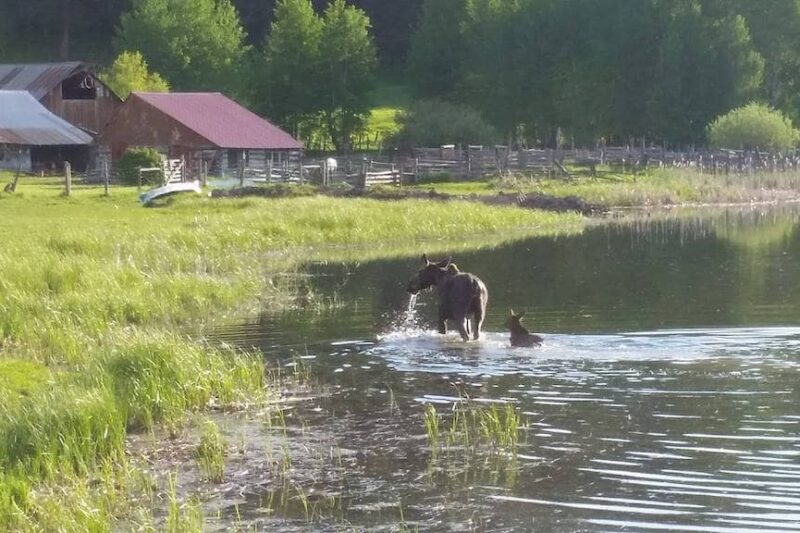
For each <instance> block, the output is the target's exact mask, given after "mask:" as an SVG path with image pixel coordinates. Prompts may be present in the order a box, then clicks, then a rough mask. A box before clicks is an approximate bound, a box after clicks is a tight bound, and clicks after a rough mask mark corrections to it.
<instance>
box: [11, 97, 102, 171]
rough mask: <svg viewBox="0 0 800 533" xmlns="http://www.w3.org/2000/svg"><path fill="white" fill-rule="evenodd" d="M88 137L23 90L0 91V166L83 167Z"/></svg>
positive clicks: (20, 168)
mask: <svg viewBox="0 0 800 533" xmlns="http://www.w3.org/2000/svg"><path fill="white" fill-rule="evenodd" d="M91 143H92V137H91V136H90V135H89V134H88V133H86V132H84V131H83V130H81V129H80V128H77V127H75V126H73V125H72V124H70V123H69V122H67V121H65V120H63V119H61V118H59V117H57V116H55V115H54V114H53V113H52V112H51V111H49V110H47V109H45V107H44V106H43V105H42V104H41V103H40V102H37V101H36V99H35V98H34V97H33V96H32V95H31V94H30V93H29V92H27V91H0V169H8V170H18V171H23V172H31V171H39V170H42V171H49V170H56V169H58V170H60V169H61V168H62V166H63V164H64V162H65V161H69V162H71V163H72V164H73V166H74V167H76V168H82V167H85V166H86V164H87V161H88V158H89V145H90V144H91Z"/></svg>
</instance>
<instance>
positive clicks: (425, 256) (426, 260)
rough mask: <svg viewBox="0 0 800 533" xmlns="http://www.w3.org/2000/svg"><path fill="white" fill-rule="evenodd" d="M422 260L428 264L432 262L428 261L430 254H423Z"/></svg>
mask: <svg viewBox="0 0 800 533" xmlns="http://www.w3.org/2000/svg"><path fill="white" fill-rule="evenodd" d="M422 262H423V263H425V264H426V265H429V264H430V263H431V262H430V261H428V254H422Z"/></svg>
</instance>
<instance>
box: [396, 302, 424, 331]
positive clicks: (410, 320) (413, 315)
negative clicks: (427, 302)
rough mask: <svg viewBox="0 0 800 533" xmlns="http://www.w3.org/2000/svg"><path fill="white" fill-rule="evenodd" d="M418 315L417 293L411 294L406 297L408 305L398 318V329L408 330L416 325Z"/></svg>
mask: <svg viewBox="0 0 800 533" xmlns="http://www.w3.org/2000/svg"><path fill="white" fill-rule="evenodd" d="M418 321H419V317H418V316H417V295H416V294H411V295H410V296H409V298H408V307H406V312H405V314H404V315H403V317H402V319H401V320H400V324H399V326H400V329H403V330H409V329H414V328H416V327H417V326H418Z"/></svg>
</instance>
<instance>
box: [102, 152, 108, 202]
mask: <svg viewBox="0 0 800 533" xmlns="http://www.w3.org/2000/svg"><path fill="white" fill-rule="evenodd" d="M108 180H109V176H108V161H106V160H103V194H104V195H105V196H108Z"/></svg>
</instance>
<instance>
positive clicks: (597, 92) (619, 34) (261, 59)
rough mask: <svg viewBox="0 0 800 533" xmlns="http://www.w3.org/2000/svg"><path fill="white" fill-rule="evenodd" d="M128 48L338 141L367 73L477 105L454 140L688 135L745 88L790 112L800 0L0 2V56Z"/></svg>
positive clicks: (794, 103)
mask: <svg viewBox="0 0 800 533" xmlns="http://www.w3.org/2000/svg"><path fill="white" fill-rule="evenodd" d="M123 52H138V53H139V54H141V56H137V57H141V61H142V64H146V65H147V67H148V68H149V69H151V70H152V71H153V72H154V73H157V75H158V76H160V77H161V78H162V79H163V81H164V82H165V86H168V87H170V88H171V89H172V90H221V91H224V92H226V93H228V94H231V95H232V96H234V97H236V98H237V99H239V100H240V101H243V102H245V103H247V104H248V105H250V106H251V107H253V108H254V109H256V110H257V111H259V112H262V113H265V114H267V115H268V116H269V117H270V118H272V119H273V120H275V121H276V122H278V123H280V124H281V125H282V126H284V127H286V128H288V129H290V130H291V131H292V132H293V133H295V134H297V135H300V136H301V137H305V138H308V137H312V136H313V135H314V134H315V133H314V132H317V131H320V130H322V131H324V132H325V135H328V136H329V138H330V141H331V142H332V144H333V145H335V147H336V148H337V149H340V150H341V149H346V148H347V147H348V145H349V140H350V138H351V137H352V135H353V134H354V132H356V131H359V129H363V128H364V127H365V124H366V123H367V119H368V117H369V113H370V110H371V109H373V108H375V107H380V106H382V105H385V104H386V103H385V102H383V101H381V100H382V95H383V94H384V93H386V92H387V91H380V90H379V91H376V90H375V87H376V85H377V86H378V87H383V88H385V87H387V86H394V87H395V88H398V90H399V91H400V92H402V94H404V95H405V96H406V97H405V98H403V99H401V100H404V105H403V106H402V107H408V109H407V110H406V111H407V112H406V113H404V114H401V116H399V120H400V122H401V123H404V124H405V125H406V126H407V125H408V124H410V123H413V122H414V121H413V115H414V112H415V109H419V110H425V113H426V118H432V119H433V120H436V119H437V118H439V121H440V122H442V123H445V124H447V123H452V120H451V119H450V118H448V117H452V116H453V115H455V116H458V117H473V119H470V120H468V121H464V120H462V122H463V124H461V126H460V128H461V131H467V132H470V133H468V134H467V136H466V137H465V138H463V139H459V140H460V141H461V140H463V141H465V142H473V141H475V142H479V141H483V140H491V141H495V142H508V143H512V144H526V145H534V144H539V145H545V144H546V145H552V144H555V143H563V142H572V143H574V144H578V145H592V146H593V145H595V144H596V143H598V142H608V143H624V142H627V141H628V140H630V139H634V138H636V139H642V138H646V139H647V140H648V141H649V142H656V143H663V144H665V145H669V146H675V147H678V146H692V145H702V144H704V143H705V142H706V139H707V129H708V125H709V124H710V123H711V122H712V121H713V120H714V119H716V118H717V117H719V116H721V115H723V114H725V113H727V112H728V111H730V110H732V109H735V108H738V107H742V106H745V105H747V104H749V103H751V102H759V103H762V104H764V105H766V106H769V107H771V108H773V109H776V110H778V111H780V112H782V113H783V114H784V115H785V116H787V117H788V118H790V119H792V120H796V119H798V118H800V98H798V93H797V86H798V83H799V82H800V80H798V78H800V68H798V67H800V1H798V0H768V1H759V2H755V1H752V0H404V1H402V2H398V1H395V0H356V1H351V0H347V1H346V2H345V0H330V1H326V0H313V1H311V0H277V1H275V0H196V1H195V0H35V1H28V2H23V1H20V0H0V62H6V63H9V62H21V61H56V60H63V59H73V60H83V61H90V62H94V63H97V64H98V65H99V67H100V69H101V70H102V69H110V68H111V65H112V63H113V62H114V60H115V58H118V57H119V56H120V54H122V53H123ZM134 88H141V87H140V86H137V85H136V84H135V83H134ZM388 92H390V93H391V92H392V91H388ZM393 94H396V92H395V93H393ZM411 102H414V104H410V103H411ZM431 109H434V110H437V109H440V110H442V113H441V117H436V116H434V117H427V115H430V110H431ZM420 112H421V111H420ZM434 115H436V113H435V112H434ZM435 126H436V125H434V126H426V129H428V130H430V129H431V128H432V127H435ZM444 129H445V130H446V129H447V128H446V127H445V128H444ZM470 135H471V137H470ZM433 140H435V138H434V139H433ZM412 142H413V139H412Z"/></svg>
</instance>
